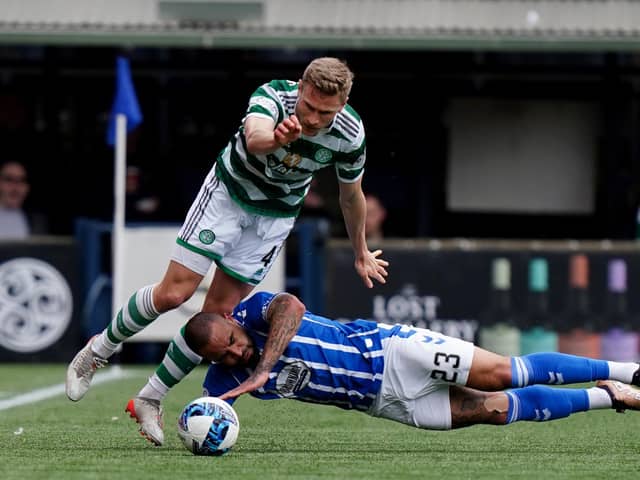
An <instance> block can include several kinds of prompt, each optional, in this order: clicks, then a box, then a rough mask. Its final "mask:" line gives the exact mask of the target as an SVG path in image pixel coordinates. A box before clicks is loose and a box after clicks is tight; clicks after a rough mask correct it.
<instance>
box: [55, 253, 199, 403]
mask: <svg viewBox="0 0 640 480" xmlns="http://www.w3.org/2000/svg"><path fill="white" fill-rule="evenodd" d="M201 280H202V275H199V274H197V273H195V272H193V271H191V270H189V269H188V268H185V267H184V266H182V265H180V264H178V263H176V262H174V261H171V262H170V263H169V267H168V268H167V271H166V273H165V276H164V278H163V279H162V280H161V281H160V283H158V284H156V285H155V286H154V285H149V286H146V287H143V288H141V289H140V290H138V291H137V292H135V293H134V294H133V295H132V296H131V297H130V298H129V300H128V302H127V303H126V304H125V305H123V306H122V308H121V309H120V310H118V312H117V314H116V315H115V316H114V318H113V320H112V321H111V323H110V324H109V325H108V326H107V328H105V329H104V330H103V331H102V332H101V333H100V334H98V335H96V336H94V337H93V338H92V339H91V340H89V342H88V343H87V345H86V346H85V347H84V348H82V349H81V350H80V352H78V354H76V356H75V358H74V359H73V360H72V362H71V363H70V364H69V367H68V369H67V376H66V382H65V390H66V393H67V396H68V397H69V399H71V400H73V401H78V400H80V399H81V398H82V397H83V396H84V395H85V393H86V392H87V390H88V389H89V386H90V384H91V380H92V378H93V375H94V373H95V371H96V369H97V368H99V367H101V366H103V365H105V364H106V363H107V359H108V358H109V357H111V355H113V353H114V352H115V351H116V349H117V348H118V347H119V346H120V345H121V344H122V342H123V341H124V340H126V339H127V338H129V337H131V336H133V335H135V334H136V333H138V332H140V331H141V330H143V329H144V328H145V327H146V326H147V325H149V324H150V323H151V322H153V321H154V320H155V319H156V318H157V317H158V316H159V315H160V314H161V313H163V312H166V311H168V310H171V309H173V308H175V307H177V306H179V305H181V304H182V303H183V302H185V301H186V300H187V299H189V298H190V297H191V295H193V292H195V289H196V288H197V286H198V284H199V283H200V281H201Z"/></svg>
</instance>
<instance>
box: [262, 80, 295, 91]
mask: <svg viewBox="0 0 640 480" xmlns="http://www.w3.org/2000/svg"><path fill="white" fill-rule="evenodd" d="M265 86H268V87H269V88H272V89H274V90H275V91H277V92H297V91H298V82H294V81H293V80H271V81H270V82H267V83H265Z"/></svg>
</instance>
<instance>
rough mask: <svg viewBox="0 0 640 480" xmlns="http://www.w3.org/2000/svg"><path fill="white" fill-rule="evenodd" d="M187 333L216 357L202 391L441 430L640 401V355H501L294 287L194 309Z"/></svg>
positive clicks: (636, 405) (638, 405) (201, 350)
mask: <svg viewBox="0 0 640 480" xmlns="http://www.w3.org/2000/svg"><path fill="white" fill-rule="evenodd" d="M184 338H185V340H186V341H187V342H188V344H189V346H190V348H191V349H192V350H193V351H194V352H198V354H199V355H201V356H202V357H203V358H204V359H206V360H208V361H211V362H212V364H211V366H210V367H209V370H208V372H207V376H206V379H205V381H204V394H205V395H211V396H219V397H221V398H223V399H225V400H227V401H228V402H230V403H232V402H233V401H234V400H235V398H237V397H238V396H239V395H241V394H244V393H250V394H251V395H253V396H255V397H258V398H261V399H278V398H291V399H296V400H300V401H305V402H313V403H322V404H328V405H335V406H337V407H341V408H345V409H355V410H360V411H363V412H366V413H368V414H370V415H372V416H377V417H383V418H387V419H391V420H395V421H398V422H402V423H405V424H408V425H413V426H416V427H420V428H426V429H435V430H447V429H451V428H459V427H464V426H468V425H473V424H478V423H487V424H494V425H506V424H509V423H513V422H517V421H522V420H529V421H548V420H555V419H559V418H563V417H567V416H569V415H571V414H572V413H575V412H582V411H587V410H593V409H603V408H614V409H616V410H617V411H624V410H625V409H631V410H639V409H640V390H638V389H636V388H634V387H632V386H630V385H628V384H631V383H632V384H634V385H638V384H639V383H640V373H639V366H638V364H636V363H619V362H609V361H606V360H596V359H590V358H583V357H577V356H573V355H566V354H562V353H536V354H531V355H525V356H521V357H511V358H509V357H504V356H501V355H497V354H495V353H492V352H489V351H487V350H483V349H481V348H478V347H476V346H474V345H473V344H472V343H469V342H466V341H463V340H460V339H456V338H452V337H448V336H445V335H442V334H440V333H436V332H433V331H430V330H426V329H421V328H414V327H410V326H406V325H385V324H380V323H376V322H372V321H368V320H355V321H353V322H348V323H342V322H338V321H335V320H331V319H328V318H325V317H322V316H319V315H315V314H313V313H311V312H308V311H306V310H305V306H304V305H303V304H302V302H300V300H299V299H298V298H297V297H295V296H293V295H291V294H288V293H279V294H275V295H274V294H272V293H266V292H259V293H256V294H254V295H253V296H252V297H251V298H249V299H248V300H246V301H244V302H242V303H240V304H239V305H238V307H237V308H236V309H235V310H234V312H233V315H227V316H222V315H218V314H210V313H198V314H196V315H195V316H194V317H192V318H191V319H190V320H189V322H187V324H186V325H185V327H184ZM591 381H597V383H596V384H595V385H594V386H593V387H590V388H586V389H573V388H557V387H550V386H547V385H549V384H553V385H559V384H567V383H581V382H591ZM541 384H546V385H541Z"/></svg>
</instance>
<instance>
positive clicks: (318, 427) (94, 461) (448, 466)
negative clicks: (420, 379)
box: [0, 364, 640, 480]
mask: <svg viewBox="0 0 640 480" xmlns="http://www.w3.org/2000/svg"><path fill="white" fill-rule="evenodd" d="M123 368H124V371H125V372H127V373H128V374H131V376H130V377H127V378H124V379H120V380H116V381H112V382H107V383H102V384H99V385H95V386H93V387H92V389H91V390H90V391H89V392H88V393H87V396H86V397H85V398H84V399H83V400H82V401H80V402H78V403H73V402H70V401H69V400H67V399H66V397H65V396H64V394H63V393H58V394H57V395H55V396H53V397H51V398H49V399H46V400H41V401H38V402H36V403H31V404H27V405H23V406H16V407H12V408H8V409H7V408H5V409H1V410H0V479H2V480H13V479H20V480H30V479H47V480H49V479H65V480H66V479H113V480H116V479H117V480H127V479H136V480H145V479H150V480H151V479H153V480H158V479H176V480H177V479H190V480H200V479H205V480H218V479H220V480H231V479H242V480H251V479H260V480H265V479H322V480H330V479H341V480H347V479H349V480H350V479H405V478H407V479H425V478H438V479H444V480H449V479H458V478H460V479H538V478H540V479H545V480H548V479H556V478H572V479H573V478H575V479H587V478H594V479H603V478H638V476H639V475H640V412H627V413H626V414H624V415H620V414H616V413H615V412H613V411H597V412H587V413H580V414H576V415H574V416H572V417H571V418H568V419H563V420H558V421H555V422H548V423H545V424H538V423H529V422H521V423H518V424H514V425H510V426H507V427H493V426H484V425H483V426H474V427H470V428H467V429H462V430H456V431H449V432H432V431H422V430H418V429H414V428H411V427H407V426H404V425H400V424H396V423H393V422H390V421H387V420H381V419H374V418H370V417H369V416H367V415H365V414H362V413H358V412H348V411H342V410H340V409H338V408H335V407H327V406H319V405H309V404H304V403H300V402H295V401H291V400H279V401H259V400H255V399H253V398H251V397H249V396H243V397H241V398H240V400H238V402H236V410H237V412H238V415H239V416H240V422H241V428H240V436H239V439H238V442H237V444H236V446H235V447H234V448H233V450H232V451H231V452H230V453H229V454H227V455H225V456H223V457H196V456H193V455H192V454H191V453H189V452H188V451H187V450H186V449H185V448H184V447H183V446H182V444H181V443H180V440H179V439H178V436H177V433H176V419H177V416H178V413H179V412H180V410H181V409H182V407H183V406H184V405H185V404H186V403H187V402H188V401H190V400H192V399H193V398H196V397H198V396H200V393H201V382H202V379H203V378H204V374H205V368H204V367H198V368H197V369H196V370H195V371H194V372H192V373H191V375H189V377H187V378H186V379H185V380H184V381H183V382H181V383H180V384H179V385H178V386H177V387H176V388H174V389H173V391H172V392H171V393H170V394H169V396H168V397H167V399H166V401H165V403H164V405H165V435H166V444H165V446H163V447H160V448H157V447H153V446H152V445H151V444H149V443H147V442H146V441H145V440H144V439H143V438H142V437H141V436H140V435H139V434H138V432H137V425H136V424H135V423H134V422H133V420H131V419H130V418H128V417H127V416H126V415H125V413H124V407H125V405H126V403H127V400H128V399H129V398H130V396H131V395H133V394H134V393H135V392H137V391H138V390H139V388H140V387H141V386H142V385H143V384H144V383H145V381H146V378H147V377H148V376H149V375H150V374H151V373H152V372H153V369H154V367H153V366H146V365H145V366H125V367H123ZM65 369H66V366H65V365H15V364H2V365H0V403H1V402H3V401H6V400H7V399H10V398H12V397H14V396H15V395H18V394H21V393H26V392H29V391H32V390H34V389H39V388H43V387H48V386H52V385H55V384H58V385H59V384H61V383H62V382H63V380H64V372H65Z"/></svg>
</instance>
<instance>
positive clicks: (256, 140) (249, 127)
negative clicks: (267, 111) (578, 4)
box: [244, 115, 302, 155]
mask: <svg viewBox="0 0 640 480" xmlns="http://www.w3.org/2000/svg"><path fill="white" fill-rule="evenodd" d="M244 132H245V138H246V139H247V150H249V152H250V153H252V154H253V155H264V154H267V153H273V152H275V151H276V150H277V149H279V148H281V147H283V146H285V145H287V144H289V143H291V142H294V141H296V140H297V139H298V138H300V135H301V133H302V127H301V126H300V122H299V121H298V118H297V117H296V116H295V115H291V116H290V117H288V118H285V119H284V120H283V121H282V122H280V123H279V124H278V125H275V124H274V122H273V120H271V119H270V118H264V117H248V118H247V119H246V120H245V122H244Z"/></svg>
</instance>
